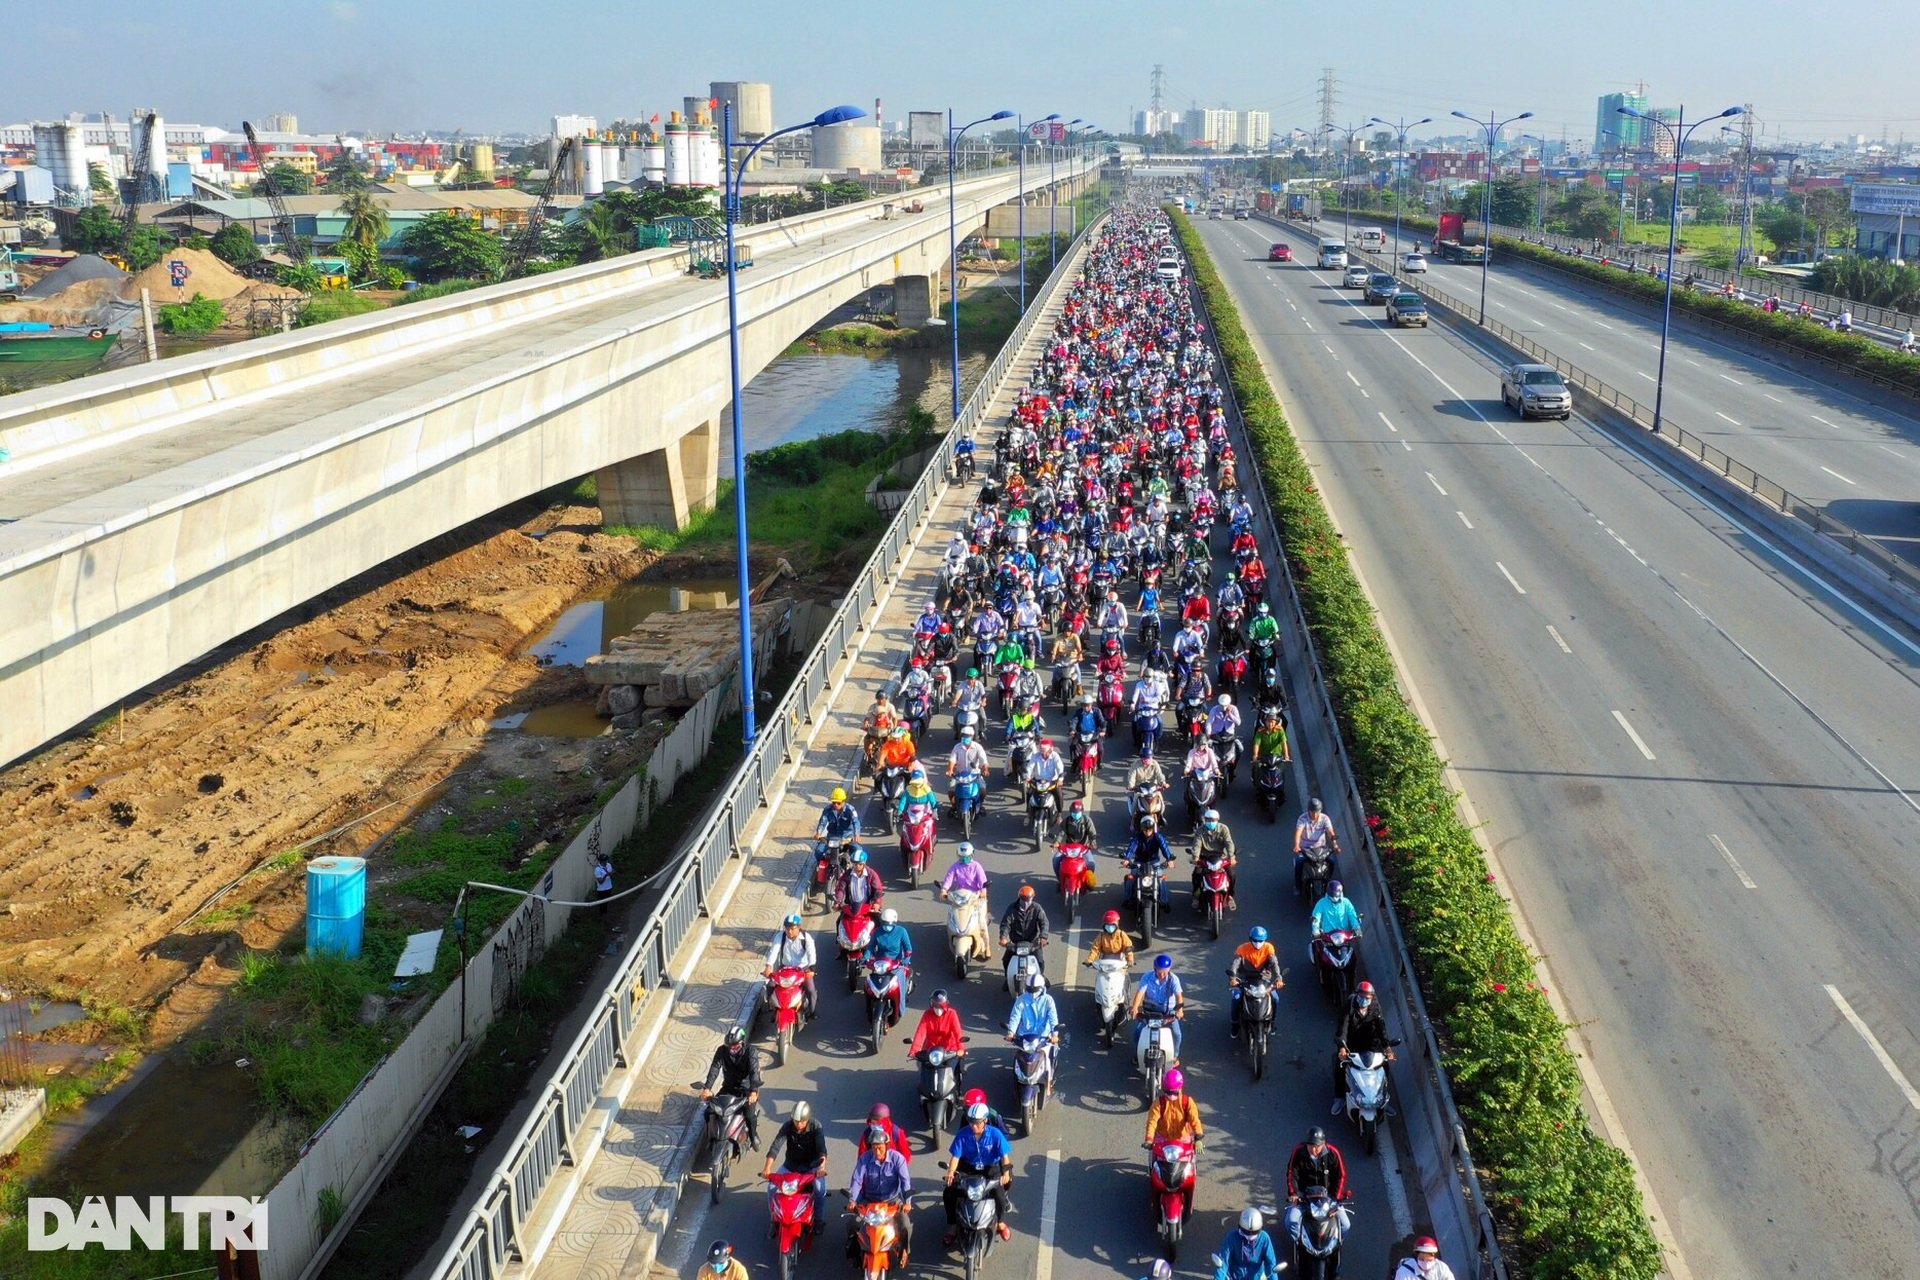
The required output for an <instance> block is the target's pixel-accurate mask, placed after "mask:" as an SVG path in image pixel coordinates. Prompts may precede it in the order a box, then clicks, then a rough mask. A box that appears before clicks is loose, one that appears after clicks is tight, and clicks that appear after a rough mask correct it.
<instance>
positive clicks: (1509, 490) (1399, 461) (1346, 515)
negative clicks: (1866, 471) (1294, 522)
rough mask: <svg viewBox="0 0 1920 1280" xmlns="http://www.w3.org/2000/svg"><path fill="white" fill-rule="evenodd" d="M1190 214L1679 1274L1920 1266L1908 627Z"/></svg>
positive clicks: (1531, 296)
mask: <svg viewBox="0 0 1920 1280" xmlns="http://www.w3.org/2000/svg"><path fill="white" fill-rule="evenodd" d="M1199 225H1200V226H1201V228H1202V234H1203V236H1204V237H1205V239H1206V241H1207V243H1208V244H1209V246H1210V247H1211V248H1212V249H1213V251H1214V252H1215V254H1216V258H1217V260H1218V262H1219V265H1220V267H1221V269H1222V271H1223V273H1224V275H1225V277H1226V279H1227V282H1228V284H1229V286H1230V288H1231V289H1232V290H1233V291H1234V293H1235V295H1236V297H1237V298H1238V299H1239V300H1240V302H1241V307H1242V312H1243V315H1244V316H1245V318H1246V320H1247V322H1248V328H1249V330H1250V331H1251V332H1252V334H1253V335H1254V340H1255V342H1256V344H1257V345H1258V346H1259V348H1260V349H1261V351H1262V353H1263V355H1264V357H1265V358H1266V360H1267V361H1268V364H1269V367H1270V369H1271V371H1272V372H1273V373H1274V374H1275V376H1276V380H1277V382H1278V383H1279V384H1280V390H1281V395H1282V398H1283V400H1284V401H1285V403H1286V405H1287V408H1288V411H1289V414H1290V416H1291V419H1292V422H1293V425H1294V428H1295V430H1296V431H1297V432H1298V433H1299V434H1300V436H1301V438H1302V440H1303V443H1304V445H1305V448H1306V451H1307V454H1308V456H1309V458H1310V459H1311V460H1312V462H1313V463H1314V465H1315V467H1316V470H1317V473H1318V476H1319V478H1320V480H1321V483H1322V486H1323V491H1324V492H1325V493H1326V494H1327V497H1328V500H1329V502H1330V504H1331V506H1332V508H1333V510H1334V513H1335V515H1336V517H1337V518H1338V519H1339V521H1340V522H1341V525H1342V528H1343V530H1344V532H1345V535H1346V538H1347V540H1348V543H1349V546H1350V547H1351V548H1352V551H1353V554H1354V556H1355V560H1356V563H1357V564H1358V566H1359V568H1360V570H1361V572H1362V573H1363V575H1364V576H1365V579H1366V581H1367V584H1368V587H1369V589H1370V591H1371V592H1372V594H1373V597H1374V599H1375V601H1376V603H1377V604H1378V605H1379V607H1380V609H1381V612H1382V615H1383V619H1384V622H1385V623H1386V625H1387V627H1388V629H1389V631H1390V633H1391V636H1392V638H1393V639H1394V641H1395V642H1396V646H1397V650H1398V652H1399V655H1400V659H1401V661H1402V663H1403V665H1404V669H1405V671H1406V673H1407V675H1408V676H1409V677H1410V679H1411V682H1412V684H1413V686H1414V688H1415V690H1416V693H1417V697H1418V699H1419V701H1420V704H1421V707H1422V710H1423V712H1424V714H1425V715H1426V717H1427V720H1428V722H1429V723H1430V724H1431V725H1433V726H1434V727H1435V728H1436V730H1437V731H1438V734H1439V736H1440V738H1441V739H1442V742H1443V747H1442V750H1443V754H1445V755H1446V756H1447V757H1448V758H1449V760H1450V761H1451V764H1452V768H1453V769H1454V771H1455V773H1456V775H1457V778H1458V780H1459V782H1460V783H1461V785H1462V786H1463V787H1464V788H1465V789H1466V791H1467V793H1468V796H1469V800H1470V802H1471V805H1472V809H1473V811H1474V813H1475V815H1477V818H1478V820H1480V821H1481V822H1483V823H1484V824H1485V828H1484V829H1485V833H1486V837H1487V840H1488V842H1489V843H1490V845H1491V847H1492V849H1493V851H1494V853H1495V857H1496V860H1497V863H1498V866H1499V870H1500V874H1501V876H1502V879H1503V881H1504V882H1505V884H1506V885H1507V886H1508V888H1509V889H1510V890H1511V891H1512V893H1513V894H1514V896H1515V897H1516V898H1517V901H1518V904H1519V906H1520V908H1521V910H1522V914H1523V918H1524V920H1525V922H1526V924H1527V926H1528V927H1529V928H1530V931H1531V933H1532V936H1533V938H1534V940H1535V943H1536V945H1537V946H1538V948H1539V949H1540V950H1541V951H1542V952H1543V955H1544V961H1545V965H1546V968H1547V970H1548V973H1549V975H1550V977H1549V982H1550V985H1551V986H1552V987H1553V989H1554V990H1555V992H1556V993H1557V995H1558V996H1559V998H1560V1000H1561V1001H1562V1002H1563V1005H1564V1009H1565V1011H1566V1013H1567V1014H1568V1016H1569V1017H1570V1019H1571V1020H1572V1021H1573V1022H1575V1023H1576V1024H1578V1027H1579V1031H1578V1035H1577V1039H1578V1041H1580V1042H1582V1047H1583V1048H1584V1050H1585V1051H1586V1053H1587V1055H1588V1066H1589V1080H1590V1082H1593V1083H1597V1085H1598V1086H1599V1089H1600V1093H1599V1096H1598V1098H1597V1111H1598V1113H1599V1116H1600V1118H1601V1120H1602V1121H1603V1122H1604V1123H1605V1124H1606V1125H1607V1126H1608V1128H1609V1129H1611V1130H1612V1132H1613V1135H1614V1136H1615V1137H1616V1138H1618V1139H1622V1140H1624V1142H1625V1143H1626V1144H1627V1145H1628V1146H1629V1148H1630V1150H1631V1151H1632V1153H1633V1154H1634V1156H1635V1158H1636V1160H1637V1162H1638V1165H1639V1167H1640V1169H1641V1171H1642V1172H1643V1174H1644V1175H1645V1177H1646V1179H1647V1180H1648V1182H1649V1184H1650V1185H1651V1188H1652V1191H1653V1195H1654V1201H1655V1204H1654V1209H1655V1212H1656V1215H1657V1216H1658V1217H1659V1218H1660V1221H1661V1227H1662V1229H1663V1230H1664V1231H1665V1232H1666V1233H1667V1235H1668V1237H1669V1238H1670V1239H1674V1240H1677V1242H1678V1244H1679V1247H1680V1257H1679V1259H1678V1261H1677V1263H1676V1265H1675V1267H1674V1274H1675V1275H1676V1276H1681V1277H1685V1276H1688V1275H1692V1276H1701V1277H1707V1276H1719V1275H1749V1274H1778V1275H1787V1274H1805V1275H1847V1274H1856V1275H1873V1276H1920V1253H1916V1251H1915V1249H1914V1247H1913V1245H1914V1241H1915V1240H1916V1239H1920V1092H1916V1090H1915V1087H1914V1084H1913V1083H1912V1082H1914V1081H1916V1080H1920V1040H1916V1038H1915V1031H1916V1029H1920V959H1917V958H1916V952H1915V948H1914V946H1913V927H1914V925H1913V922H1914V920H1915V919H1916V918H1917V913H1920V876H1916V873H1915V866H1914V856H1913V850H1914V848H1915V847H1916V841H1915V836H1916V833H1917V832H1920V820H1917V819H1920V805H1917V804H1916V801H1915V799H1914V797H1913V796H1912V795H1911V794H1910V789H1911V788H1912V787H1914V786H1915V784H1917V783H1920V738H1916V736H1915V734H1914V733H1913V728H1912V727H1913V724H1914V723H1915V717H1916V714H1920V691H1917V690H1916V685H1915V679H1914V663H1915V660H1916V658H1920V648H1916V647H1915V646H1914V644H1913V641H1912V640H1911V638H1909V637H1905V636H1900V635H1895V634H1892V633H1889V632H1886V631H1884V630H1881V629H1880V628H1879V626H1878V624H1875V623H1873V622H1870V621H1868V620H1866V619H1865V618H1864V617H1862V616H1860V615H1856V614H1855V613H1854V612H1852V611H1851V609H1850V608H1849V607H1848V606H1846V605H1844V604H1842V603H1839V602H1838V601H1837V600H1836V599H1834V598H1832V597H1830V596H1828V595H1826V594H1825V593H1823V592H1822V591H1821V590H1820V589H1819V588H1818V586H1817V585H1815V584H1812V583H1810V582H1809V581H1807V580H1805V579H1802V578H1799V577H1796V576H1794V575H1793V574H1792V573H1790V572H1788V571H1787V570H1785V569H1784V568H1783V567H1782V566H1781V564H1780V563H1779V562H1777V561H1776V560H1775V559H1774V558H1773V557H1772V555H1771V554H1770V552H1769V550H1768V549H1767V547H1766V546H1765V543H1764V539H1763V537H1762V536H1760V535H1758V534H1756V533H1754V532H1753V531H1749V530H1744V529H1741V528H1738V527H1735V526H1733V525H1731V524H1730V523H1729V522H1728V521H1727V520H1726V519H1725V518H1723V517H1721V516H1720V515H1718V514H1716V513H1715V512H1713V511H1710V510H1707V509H1705V508H1703V507H1702V506H1701V505H1700V504H1699V503H1698V502H1697V501H1695V500H1694V498H1693V497H1692V496H1691V494H1690V493H1689V492H1688V491H1687V490H1686V489H1685V488H1684V487H1683V486H1680V485H1677V484H1675V483H1673V482H1672V481H1671V480H1670V479H1669V478H1667V477H1665V476H1663V475H1661V474H1659V473H1657V472H1655V471H1653V470H1652V469H1651V468H1650V466H1649V465H1648V464H1646V463H1644V462H1643V461H1641V460H1639V459H1637V458H1635V457H1633V456H1630V455H1627V454H1625V453H1623V452H1622V450H1620V449H1619V448H1617V447H1616V446H1614V445H1613V444H1612V443H1611V442H1610V441H1609V440H1607V439H1606V438H1605V437H1603V436H1602V435H1600V434H1599V433H1598V432H1597V431H1596V430H1594V429H1593V428H1592V427H1591V426H1590V425H1588V424H1585V423H1583V422H1582V421H1580V420H1579V419H1578V418H1576V419H1575V420H1574V421H1572V422H1570V423H1558V422H1548V423H1518V422H1515V421H1514V420H1513V419H1512V417H1511V415H1510V414H1509V413H1507V412H1506V411H1505V410H1504V409H1503V408H1502V407H1501V405H1500V402H1499V394H1498V379H1497V373H1496V370H1497V362H1496V359H1495V358H1494V357H1493V356H1491V355H1489V354H1486V353H1483V352H1482V351H1480V350H1478V349H1477V348H1475V347H1474V346H1472V345H1470V344H1469V342H1468V341H1467V339H1466V338H1465V337H1463V336H1462V335H1460V334H1458V333H1456V332H1454V331H1452V330H1450V329H1448V328H1446V327H1444V326H1440V325H1436V326H1435V327H1433V328H1431V329H1428V330H1424V331H1421V330H1410V331H1388V330H1385V329H1383V328H1382V327H1381V325H1380V323H1379V316H1380V308H1379V307H1377V306H1370V307H1368V306H1361V305H1359V304H1358V294H1357V292H1349V291H1344V290H1341V289H1339V288H1337V287H1336V286H1337V283H1338V282H1337V280H1336V279H1335V274H1334V273H1332V272H1321V271H1318V270H1315V269H1314V268H1312V267H1311V266H1308V265H1300V264H1296V265H1291V266H1280V265H1273V266H1269V265H1268V264H1267V263H1266V262H1265V261H1264V258H1265V255H1266V248H1267V245H1268V243H1269V242H1270V241H1271V240H1273V239H1275V238H1279V237H1276V235H1275V231H1274V228H1272V227H1270V226H1263V225H1261V224H1259V223H1232V222H1202V223H1201V224H1199ZM1283 235H1284V233H1283ZM1436 270H1438V269H1436ZM1454 270H1455V271H1456V272H1458V274H1459V276H1460V277H1462V278H1463V277H1464V274H1465V273H1464V270H1463V269H1454ZM1443 279H1445V276H1444V275H1443ZM1495 280H1496V281H1498V282H1499V284H1498V286H1497V287H1498V289H1499V290H1500V294H1499V296H1500V297H1501V300H1502V301H1503V303H1504V302H1507V301H1508V300H1509V299H1511V300H1512V303H1511V308H1512V309H1514V310H1525V311H1527V312H1528V315H1529V317H1532V316H1533V312H1534V310H1535V309H1538V308H1540V306H1541V298H1542V297H1544V296H1545V295H1543V294H1541V293H1539V292H1537V291H1534V292H1528V291H1527V288H1526V287H1525V286H1524V285H1520V286H1516V285H1515V284H1514V283H1513V282H1511V281H1508V280H1507V279H1506V278H1505V277H1504V276H1502V275H1499V274H1496V276H1495ZM1460 282H1461V281H1460V280H1459V279H1452V280H1447V283H1448V285H1449V286H1457V285H1458V284H1459V283H1460ZM1567 301H1568V302H1569V305H1571V303H1572V301H1573V300H1572V299H1568V300H1567ZM1545 309H1546V310H1548V311H1551V312H1552V313H1553V314H1554V315H1555V316H1559V315H1560V314H1561V313H1560V312H1559V311H1558V310H1557V309H1555V308H1552V307H1547V308H1545ZM1496 314H1501V313H1500V311H1499V310H1498V309H1496ZM1505 318H1507V319H1508V320H1509V321H1510V322H1511V321H1512V320H1513V319H1514V317H1513V316H1512V315H1511V314H1508V315H1506V316H1505ZM1536 318H1539V317H1536ZM1555 324H1556V325H1557V326H1560V327H1559V328H1557V329H1556V330H1555V332H1562V333H1572V332H1584V331H1583V330H1580V329H1578V328H1577V327H1576V321H1574V320H1566V319H1562V320H1557V321H1555ZM1607 340H1608V341H1612V336H1611V335H1610V336H1609V338H1608V339H1607ZM1595 345H1596V346H1598V345H1599V344H1598V343H1596V344H1595ZM1628 350H1629V351H1632V350H1633V348H1632V347H1631V346H1629V348H1628ZM1631 358H1633V357H1631V356H1626V355H1623V356H1622V357H1621V359H1622V360H1627V359H1631ZM1683 367H1684V366H1683ZM1730 367H1731V366H1730ZM1741 367H1745V366H1741ZM1607 376H1609V377H1612V376H1616V375H1614V374H1613V373H1610V372H1609V373H1608V374H1607ZM1711 376H1713V374H1712V372H1711V371H1705V370H1703V371H1702V372H1701V373H1698V374H1695V375H1693V382H1692V385H1693V386H1694V387H1696V388H1697V387H1699V386H1700V385H1701V384H1700V379H1701V378H1705V377H1711ZM1773 385H1779V384H1777V383H1776V384H1773ZM1729 391H1730V392H1731V388H1730V389H1729ZM1690 394H1697V392H1695V393H1690ZM1720 402H1721V403H1722V404H1727V403H1730V402H1729V401H1727V400H1725V399H1722V400H1721V401H1720ZM1689 416H1691V413H1690V414H1689ZM1751 436H1752V433H1749V437H1751ZM1825 443H1832V442H1825ZM1735 451H1736V453H1737V452H1739V450H1738V449H1736V450H1735ZM1822 456H1825V455H1822ZM1881 470H1883V471H1884V470H1886V468H1884V467H1883V468H1881ZM1902 788H1907V789H1909V790H1902ZM1756 1247H1758V1248H1759V1249H1760V1250H1761V1251H1762V1252H1763V1253H1764V1254H1765V1255H1766V1257H1767V1258H1768V1259H1771V1261H1767V1262H1756V1261H1755V1260H1754V1257H1755V1255H1754V1253H1753V1252H1752V1251H1753V1250H1754V1249H1755V1248H1756Z"/></svg>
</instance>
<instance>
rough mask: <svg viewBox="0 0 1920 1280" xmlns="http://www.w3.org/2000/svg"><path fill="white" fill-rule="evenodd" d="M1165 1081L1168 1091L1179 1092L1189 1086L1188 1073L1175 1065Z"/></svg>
mask: <svg viewBox="0 0 1920 1280" xmlns="http://www.w3.org/2000/svg"><path fill="white" fill-rule="evenodd" d="M1164 1083H1165V1084H1166V1086H1167V1092H1168V1093H1178V1092H1180V1091H1181V1090H1182V1089H1184V1088H1186V1087H1187V1076H1186V1073H1185V1072H1183V1071H1182V1070H1180V1068H1178V1067H1175V1068H1173V1069H1172V1070H1171V1071H1168V1072H1167V1076H1166V1080H1165V1081H1164Z"/></svg>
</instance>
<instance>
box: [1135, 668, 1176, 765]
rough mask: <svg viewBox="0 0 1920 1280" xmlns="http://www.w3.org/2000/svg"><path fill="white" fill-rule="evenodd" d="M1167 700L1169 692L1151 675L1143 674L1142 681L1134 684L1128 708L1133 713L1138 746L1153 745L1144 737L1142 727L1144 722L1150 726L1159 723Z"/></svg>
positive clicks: (1141, 674)
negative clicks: (1161, 708)
mask: <svg viewBox="0 0 1920 1280" xmlns="http://www.w3.org/2000/svg"><path fill="white" fill-rule="evenodd" d="M1166 700H1167V691H1166V688H1165V687H1164V686H1163V685H1162V684H1161V682H1160V681H1159V680H1156V679H1154V678H1153V677H1152V676H1151V675H1150V674H1149V673H1147V672H1145V671H1143V672H1141V673H1140V679H1139V680H1137V681H1135V682H1134V686H1133V697H1132V699H1131V700H1130V701H1129V703H1128V706H1127V709H1128V711H1129V712H1131V713H1132V718H1133V737H1134V742H1135V744H1136V745H1138V746H1142V747H1151V746H1152V745H1153V744H1152V743H1151V742H1149V741H1147V740H1146V738H1144V737H1143V736H1142V734H1141V732H1140V725H1141V723H1142V722H1143V721H1144V722H1147V723H1149V724H1151V723H1153V722H1156V721H1158V720H1159V718H1160V707H1161V705H1162V704H1163V703H1165V702H1166Z"/></svg>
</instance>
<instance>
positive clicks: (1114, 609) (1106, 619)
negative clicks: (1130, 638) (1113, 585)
mask: <svg viewBox="0 0 1920 1280" xmlns="http://www.w3.org/2000/svg"><path fill="white" fill-rule="evenodd" d="M1094 622H1095V623H1096V624H1097V625H1098V626H1099V628H1100V630H1102V631H1110V632H1112V633H1113V634H1114V635H1125V634H1126V633H1127V606H1126V605H1125V604H1123V603H1121V600H1120V593H1119V592H1118V591H1114V590H1108V592H1107V598H1106V599H1105V600H1103V601H1101V602H1100V615H1099V617H1097V618H1095V619H1094Z"/></svg>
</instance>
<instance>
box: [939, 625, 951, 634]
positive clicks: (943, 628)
mask: <svg viewBox="0 0 1920 1280" xmlns="http://www.w3.org/2000/svg"><path fill="white" fill-rule="evenodd" d="M940 634H941V635H943V636H945V635H952V634H953V627H952V626H951V625H950V624H948V623H945V622H943V623H941V624H940Z"/></svg>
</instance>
